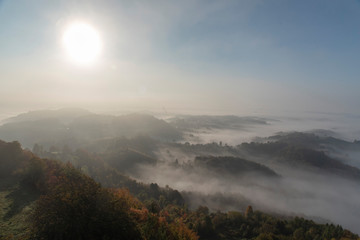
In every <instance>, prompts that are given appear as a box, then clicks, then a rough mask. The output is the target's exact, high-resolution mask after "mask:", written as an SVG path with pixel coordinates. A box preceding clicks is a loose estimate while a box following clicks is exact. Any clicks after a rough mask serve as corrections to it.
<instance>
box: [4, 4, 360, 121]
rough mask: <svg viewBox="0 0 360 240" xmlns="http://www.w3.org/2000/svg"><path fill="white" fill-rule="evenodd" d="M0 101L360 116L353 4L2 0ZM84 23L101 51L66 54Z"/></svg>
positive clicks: (357, 14) (359, 33)
mask: <svg viewBox="0 0 360 240" xmlns="http://www.w3.org/2000/svg"><path fill="white" fill-rule="evenodd" d="M0 2H1V3H0V53H1V54H0V108H3V109H6V108H12V107H14V108H15V107H17V108H24V109H34V108H54V107H66V106H70V105H75V106H78V107H86V108H92V107H94V108H101V107H104V106H106V107H109V108H114V109H117V108H127V109H134V110H157V109H163V107H165V108H167V109H170V110H173V111H183V112H184V111H185V112H186V111H195V112H196V111H199V112H209V113H210V112H214V113H234V114H249V113H264V114H266V113H269V112H286V111H299V112H301V111H321V112H339V113H342V112H352V113H355V114H360V110H359V108H358V106H357V105H358V102H360V94H359V93H360V91H359V87H360V81H359V76H360V70H359V69H360V68H359V63H360V1H355V0H354V1H352V0H347V1H340V0H338V1H332V0H324V1H281V0H276V1H275V0H274V1H271V0H268V1H257V0H248V1H237V0H226V1H210V0H207V1H205V0H198V1H189V0H185V1H165V0H163V1H131V2H130V1H73V2H71V3H70V1H44V0H43V1H40V0H39V1H32V0H19V1H10V0H3V1H0ZM77 19H80V20H83V21H86V22H88V23H89V24H92V25H93V26H94V27H95V28H96V29H97V30H98V31H99V32H100V35H101V38H102V40H103V45H104V47H103V52H102V54H101V56H100V58H99V59H98V62H97V64H95V65H94V66H92V67H91V68H89V67H88V68H82V67H78V66H74V65H73V64H71V63H70V62H69V61H67V59H66V56H65V54H64V49H63V48H62V46H61V36H62V34H63V32H64V28H65V26H66V25H67V24H69V23H71V22H72V21H74V20H77Z"/></svg>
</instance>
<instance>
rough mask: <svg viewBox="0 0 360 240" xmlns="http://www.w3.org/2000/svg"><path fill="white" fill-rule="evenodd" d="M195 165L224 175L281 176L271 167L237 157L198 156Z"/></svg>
mask: <svg viewBox="0 0 360 240" xmlns="http://www.w3.org/2000/svg"><path fill="white" fill-rule="evenodd" d="M194 165H195V166H197V167H201V168H205V169H208V170H210V171H212V172H214V173H217V174H219V175H222V176H224V177H225V176H228V175H230V176H242V175H258V176H266V177H277V176H279V175H278V174H276V173H275V172H274V171H273V170H271V169H270V168H268V167H266V166H264V165H261V164H258V163H255V162H251V161H248V160H245V159H241V158H236V157H214V156H198V157H196V158H195V161H194Z"/></svg>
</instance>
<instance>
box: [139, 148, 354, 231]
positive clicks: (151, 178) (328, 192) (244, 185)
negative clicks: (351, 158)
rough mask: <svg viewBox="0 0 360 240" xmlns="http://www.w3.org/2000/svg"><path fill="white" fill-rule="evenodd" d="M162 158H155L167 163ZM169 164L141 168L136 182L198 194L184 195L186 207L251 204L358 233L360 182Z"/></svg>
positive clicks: (306, 174) (296, 173)
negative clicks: (242, 173) (214, 170)
mask: <svg viewBox="0 0 360 240" xmlns="http://www.w3.org/2000/svg"><path fill="white" fill-rule="evenodd" d="M163 156H164V155H161V156H159V158H160V159H162V160H165V159H164V157H163ZM174 156H175V155H174ZM177 157H178V159H191V158H192V156H186V157H184V155H183V154H179V155H178V156H177ZM169 161H170V160H169ZM171 161H172V162H171V163H169V162H164V163H162V164H158V165H156V166H155V167H151V166H142V168H141V170H140V172H141V174H140V175H139V176H138V177H137V178H138V179H139V180H141V181H144V182H149V183H150V182H156V183H158V184H159V185H160V186H165V185H170V186H171V187H173V188H175V189H178V190H181V191H183V192H185V196H187V194H186V192H195V193H199V194H193V195H189V196H187V199H188V200H190V207H197V206H198V205H199V204H200V205H207V206H209V207H210V209H212V210H222V211H224V210H241V211H242V210H243V209H244V207H246V206H247V205H248V204H251V205H252V206H253V207H254V208H255V209H259V210H264V211H267V212H272V213H280V214H284V215H297V216H299V215H300V216H306V217H307V218H312V219H314V220H315V221H317V222H323V223H325V222H329V221H330V222H333V223H336V224H341V225H342V226H344V227H345V228H348V229H350V230H352V231H354V232H357V233H358V232H359V229H360V222H359V221H358V220H359V219H360V204H359V199H360V183H359V182H353V181H350V180H346V179H342V178H340V177H336V176H333V175H325V174H321V173H319V174H316V173H311V172H306V171H301V170H294V169H291V168H285V167H281V166H276V165H275V164H269V166H270V167H271V168H272V169H273V170H275V171H276V172H277V173H278V174H279V175H281V177H280V178H275V179H273V178H266V177H263V176H246V175H245V176H241V177H229V176H225V175H224V176H219V175H216V174H213V173H211V172H208V171H201V170H195V171H189V170H188V169H187V168H185V169H184V168H179V167H174V165H173V160H171ZM179 161H180V160H179ZM257 161H261V160H259V159H257ZM262 162H266V161H265V160H264V161H262ZM214 196H215V197H214ZM229 199H231V200H230V201H229Z"/></svg>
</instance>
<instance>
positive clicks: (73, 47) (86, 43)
mask: <svg viewBox="0 0 360 240" xmlns="http://www.w3.org/2000/svg"><path fill="white" fill-rule="evenodd" d="M63 45H64V47H65V50H66V52H67V54H68V56H69V57H70V60H72V61H73V62H75V63H77V64H81V65H88V64H91V63H93V62H95V60H96V59H97V57H98V56H99V54H100V52H101V47H102V43H101V39H100V35H99V33H98V32H97V31H96V29H95V28H94V27H92V26H91V25H90V24H87V23H84V22H74V23H72V24H70V25H69V26H68V27H67V28H66V30H65V32H64V35H63Z"/></svg>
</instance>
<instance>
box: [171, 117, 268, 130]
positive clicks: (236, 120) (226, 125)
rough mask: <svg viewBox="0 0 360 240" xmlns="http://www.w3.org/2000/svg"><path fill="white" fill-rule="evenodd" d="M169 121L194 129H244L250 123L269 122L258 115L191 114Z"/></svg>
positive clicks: (174, 124) (180, 127)
mask: <svg viewBox="0 0 360 240" xmlns="http://www.w3.org/2000/svg"><path fill="white" fill-rule="evenodd" d="M168 122H169V123H170V124H171V125H173V126H174V127H176V128H179V129H182V130H188V131H190V130H194V129H201V128H207V129H244V128H245V127H247V126H249V125H264V124H267V119H264V118H258V117H238V116H234V115H224V116H208V115H200V116H196V115H195V116H191V115H183V116H177V117H174V118H171V119H168Z"/></svg>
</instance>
